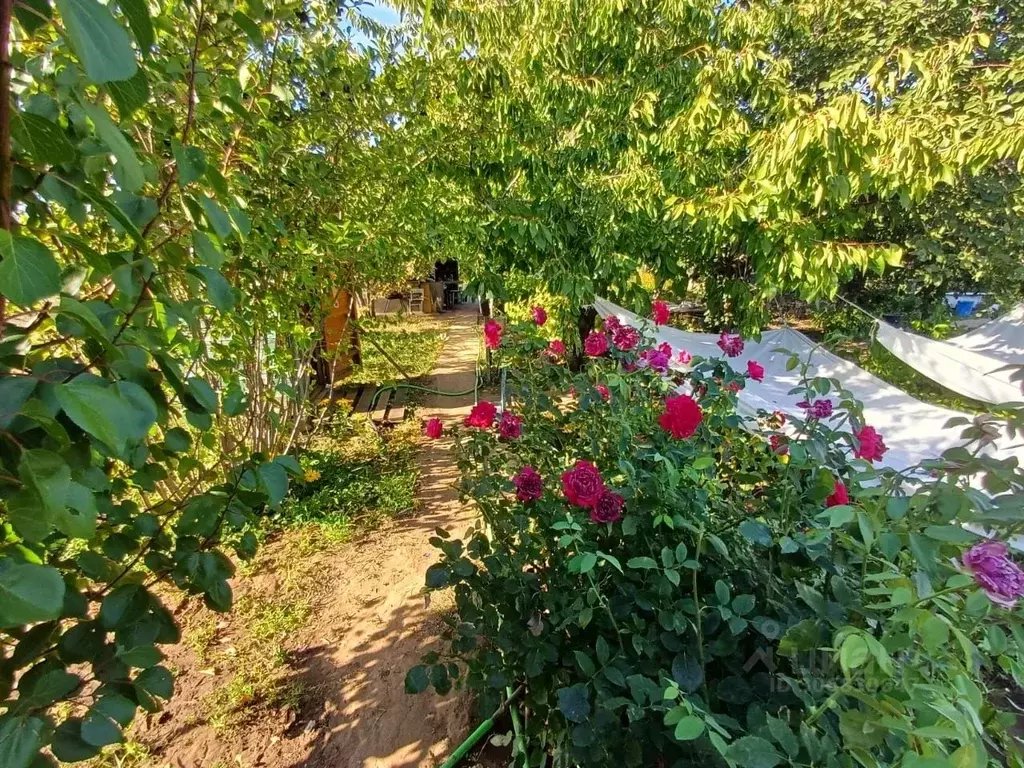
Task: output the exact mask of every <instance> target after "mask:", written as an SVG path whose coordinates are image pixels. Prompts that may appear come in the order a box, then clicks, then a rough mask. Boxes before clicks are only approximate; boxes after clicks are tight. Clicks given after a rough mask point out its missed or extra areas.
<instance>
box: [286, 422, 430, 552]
mask: <svg viewBox="0 0 1024 768" xmlns="http://www.w3.org/2000/svg"><path fill="white" fill-rule="evenodd" d="M418 434H419V430H418V425H417V423H416V421H415V420H409V421H406V422H403V423H402V424H401V425H399V426H398V427H396V428H395V429H393V430H391V431H389V432H385V433H384V434H383V435H380V434H378V433H377V432H376V431H375V430H374V428H373V426H372V425H371V424H370V423H369V422H368V421H367V420H366V419H363V418H358V419H356V418H351V419H350V418H346V417H340V416H339V417H336V419H335V423H334V424H333V425H332V426H331V428H330V429H329V430H328V434H327V435H326V436H325V437H323V438H318V439H317V441H316V444H315V445H314V447H313V449H312V450H310V451H307V452H306V453H304V454H303V455H302V457H301V460H300V461H301V464H302V468H303V479H304V482H303V483H302V484H301V485H298V486H297V487H296V488H295V489H294V492H293V494H292V495H291V496H290V497H289V498H288V499H287V501H285V503H284V504H283V505H282V507H281V510H280V512H278V513H276V514H275V515H274V516H273V517H272V518H271V523H272V524H273V525H275V526H284V527H291V526H295V525H302V524H309V523H313V524H319V525H324V526H327V527H329V528H331V529H333V530H334V531H335V532H336V535H345V536H347V535H348V534H349V533H350V532H351V531H352V530H353V528H355V527H362V528H366V527H372V526H373V525H376V524H379V523H380V522H381V521H383V520H386V519H388V518H392V517H396V516H398V515H402V514H405V513H408V512H410V511H411V510H412V509H413V508H414V506H415V503H416V498H415V495H416V481H417V478H418V472H417V470H416V467H415V461H414V452H415V442H414V441H415V440H416V437H417V436H418Z"/></svg>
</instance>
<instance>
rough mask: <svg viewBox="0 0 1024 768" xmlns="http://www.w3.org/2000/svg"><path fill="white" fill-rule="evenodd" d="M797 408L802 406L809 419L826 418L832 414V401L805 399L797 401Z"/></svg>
mask: <svg viewBox="0 0 1024 768" xmlns="http://www.w3.org/2000/svg"><path fill="white" fill-rule="evenodd" d="M797 407H798V408H803V409H805V410H806V411H807V414H806V415H807V418H809V419H827V418H828V417H829V416H831V415H832V401H831V400H822V399H818V400H815V401H814V402H813V403H809V402H807V401H806V400H801V401H800V402H799V403H797Z"/></svg>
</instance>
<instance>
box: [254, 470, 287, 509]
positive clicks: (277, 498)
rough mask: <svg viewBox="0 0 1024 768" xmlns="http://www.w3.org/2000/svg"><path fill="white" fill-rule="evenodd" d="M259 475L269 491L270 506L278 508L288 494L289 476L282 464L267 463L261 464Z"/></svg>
mask: <svg viewBox="0 0 1024 768" xmlns="http://www.w3.org/2000/svg"><path fill="white" fill-rule="evenodd" d="M259 475H260V480H261V481H262V483H263V487H264V488H266V489H267V496H268V497H269V501H268V504H270V506H271V507H276V506H277V505H278V504H280V503H281V501H282V500H283V499H284V497H285V496H286V495H287V493H288V474H287V473H286V472H285V470H284V467H282V466H281V465H280V464H277V463H276V462H273V461H265V462H263V463H262V464H260V469H259Z"/></svg>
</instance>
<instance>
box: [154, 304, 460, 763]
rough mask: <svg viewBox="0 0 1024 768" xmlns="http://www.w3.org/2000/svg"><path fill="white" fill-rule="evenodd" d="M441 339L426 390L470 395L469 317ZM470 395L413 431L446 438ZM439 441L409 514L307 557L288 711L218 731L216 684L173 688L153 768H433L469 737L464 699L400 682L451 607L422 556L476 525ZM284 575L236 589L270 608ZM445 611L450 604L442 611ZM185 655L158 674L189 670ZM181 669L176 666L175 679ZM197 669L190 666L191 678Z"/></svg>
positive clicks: (185, 678)
mask: <svg viewBox="0 0 1024 768" xmlns="http://www.w3.org/2000/svg"><path fill="white" fill-rule="evenodd" d="M442 319H444V320H445V321H446V322H447V324H448V336H447V340H446V342H445V346H444V349H443V351H442V353H441V355H440V358H439V362H438V364H437V366H436V368H435V369H434V371H433V373H432V375H431V379H432V380H431V381H430V382H428V386H430V387H432V388H436V389H440V390H443V391H448V392H456V391H465V390H472V389H473V385H474V381H475V376H476V359H477V350H478V343H479V342H478V338H479V332H478V328H477V313H476V311H475V309H473V308H465V309H461V310H459V311H455V312H451V313H447V314H445V315H442ZM473 402H474V398H473V395H472V394H470V395H466V396H462V397H442V396H437V395H427V396H426V398H425V400H424V402H423V403H422V404H421V405H420V406H419V408H418V411H417V412H418V415H419V416H420V417H422V418H423V419H428V418H430V417H432V416H438V417H440V418H441V419H442V420H443V421H444V422H445V423H446V425H447V424H453V423H455V422H456V421H460V420H461V419H462V418H464V417H465V415H466V414H468V413H469V409H470V408H471V407H472V405H473ZM450 447H451V441H450V438H449V437H448V436H447V435H446V436H445V437H443V438H441V440H439V441H436V442H427V441H426V440H424V444H423V445H422V446H421V449H420V452H419V454H418V457H417V462H418V465H419V471H420V485H419V490H418V500H419V505H418V508H417V510H416V512H415V513H414V514H412V515H410V516H409V517H406V518H402V519H398V520H394V521H392V522H390V523H389V524H386V525H385V526H384V527H382V528H381V529H379V530H377V531H375V532H373V533H370V534H369V535H367V536H366V537H364V538H362V539H359V540H357V541H355V542H353V543H351V544H348V545H343V546H341V547H340V548H337V549H333V550H331V551H330V552H321V553H314V554H311V555H310V558H311V559H312V562H309V563H306V564H304V565H302V568H303V569H304V570H305V571H308V570H309V569H310V568H312V569H314V572H315V573H316V574H317V579H316V582H317V583H316V587H315V588H314V589H312V590H311V594H310V600H311V602H312V603H313V604H314V605H315V608H314V610H313V615H312V616H310V618H309V620H308V622H307V623H306V624H305V626H304V627H303V628H302V629H301V630H299V631H298V632H297V633H296V634H297V636H296V637H294V638H292V640H291V642H289V643H288V646H289V647H291V648H294V649H296V650H294V651H292V652H291V653H290V654H289V666H290V667H291V670H292V680H294V682H296V683H297V684H298V686H297V690H299V691H301V703H300V704H299V706H298V708H297V709H296V710H293V711H291V712H286V713H284V714H283V715H282V716H280V717H274V716H266V717H258V718H256V719H254V720H253V721H250V722H247V723H246V724H245V725H243V726H241V727H240V728H233V729H228V730H222V729H218V728H216V727H214V726H213V725H211V724H209V723H208V722H203V720H202V719H201V718H200V717H198V716H197V712H196V710H197V709H198V708H199V703H200V702H201V701H202V700H203V697H204V696H205V695H207V694H208V693H209V692H210V690H211V689H213V688H216V687H218V686H222V685H224V684H225V681H224V680H222V679H220V678H219V677H213V676H206V677H204V675H203V674H189V675H182V676H179V678H178V687H179V690H178V692H176V695H175V699H174V701H172V702H171V704H170V706H169V708H168V711H165V712H164V713H161V714H160V715H155V716H151V717H150V718H146V721H145V722H144V723H139V724H138V725H139V727H138V728H136V729H135V732H134V738H137V739H139V740H140V741H141V742H142V743H144V744H146V745H147V747H148V748H149V749H150V750H152V751H151V752H150V755H151V759H150V761H149V762H147V766H156V767H159V768H199V767H200V766H202V767H203V768H213V767H216V768H229V766H230V768H236V767H237V768H299V766H302V767H303V768H428V767H432V766H438V765H440V764H441V763H442V762H443V761H444V759H445V758H446V757H447V756H448V755H449V754H450V753H451V751H452V750H453V749H454V748H455V747H456V746H457V745H458V744H459V743H460V742H461V741H462V740H463V739H464V738H465V737H466V736H467V735H468V734H469V732H470V731H471V730H472V726H473V725H475V722H471V721H472V720H473V716H472V713H471V710H472V708H471V705H470V702H469V700H468V698H467V697H465V696H459V695H455V694H452V695H449V696H447V697H439V696H437V695H436V694H434V693H433V692H432V691H431V692H427V693H423V694H419V695H416V696H412V695H409V694H407V693H406V692H405V690H404V683H405V674H406V671H407V670H408V669H409V668H410V667H412V666H414V665H415V664H417V663H419V660H420V657H421V656H422V655H423V654H425V653H427V652H428V651H431V650H434V649H437V650H441V633H442V631H443V630H444V629H445V625H444V622H443V615H444V613H445V612H446V611H448V610H450V609H451V607H452V602H451V597H450V596H442V598H441V599H439V598H438V597H434V598H433V601H432V602H431V601H429V600H427V599H426V597H425V595H424V574H425V572H426V569H427V567H428V566H429V565H430V564H431V563H432V562H433V561H434V559H435V558H436V556H437V550H435V549H434V547H432V546H431V545H430V543H429V539H430V538H431V536H433V535H434V533H433V532H434V529H435V528H438V527H444V528H448V529H449V530H452V531H453V532H454V533H456V534H457V535H461V534H462V533H463V532H464V531H465V530H466V529H467V528H468V527H469V526H470V525H472V523H473V521H474V519H475V513H474V511H473V510H472V508H471V507H469V506H468V505H466V504H463V503H461V502H460V501H459V498H458V492H457V491H456V489H455V483H456V482H457V480H458V468H457V466H456V465H455V461H454V459H453V457H452V456H451V453H450V451H449V450H448V449H449V448H450ZM282 578H286V576H284V575H282V574H281V573H275V572H269V573H259V574H255V575H252V576H249V577H246V578H245V579H243V580H242V581H244V582H245V583H244V584H243V583H239V587H240V588H241V589H243V590H245V591H247V592H249V593H250V594H253V595H254V596H256V599H259V598H258V595H260V594H273V592H274V591H275V590H276V589H277V588H278V585H279V584H280V580H281V579H282ZM445 597H447V599H444V598H445ZM190 655H191V652H190V651H188V649H187V648H185V647H184V644H182V645H180V646H176V648H175V650H174V651H172V653H171V654H169V656H170V658H169V662H170V663H172V664H174V665H175V666H177V667H178V668H179V669H180V668H182V667H196V666H197V664H196V662H195V660H194V659H191V658H190ZM179 660H180V666H179ZM198 666H201V665H198Z"/></svg>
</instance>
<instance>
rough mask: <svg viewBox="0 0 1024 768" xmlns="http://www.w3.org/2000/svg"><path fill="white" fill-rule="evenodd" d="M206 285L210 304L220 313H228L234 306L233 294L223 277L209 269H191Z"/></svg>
mask: <svg viewBox="0 0 1024 768" xmlns="http://www.w3.org/2000/svg"><path fill="white" fill-rule="evenodd" d="M193 270H194V271H195V272H197V273H198V274H199V275H200V276H201V277H202V278H203V281H204V282H205V283H206V290H207V292H208V294H209V296H210V302H211V303H212V304H213V306H215V307H216V308H217V309H219V310H220V311H221V312H230V311H231V309H232V308H233V307H234V306H235V292H234V290H233V289H232V288H231V285H230V284H229V283H228V281H227V280H225V279H224V275H222V274H221V273H220V272H218V271H217V270H215V269H210V268H209V267H193Z"/></svg>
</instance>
